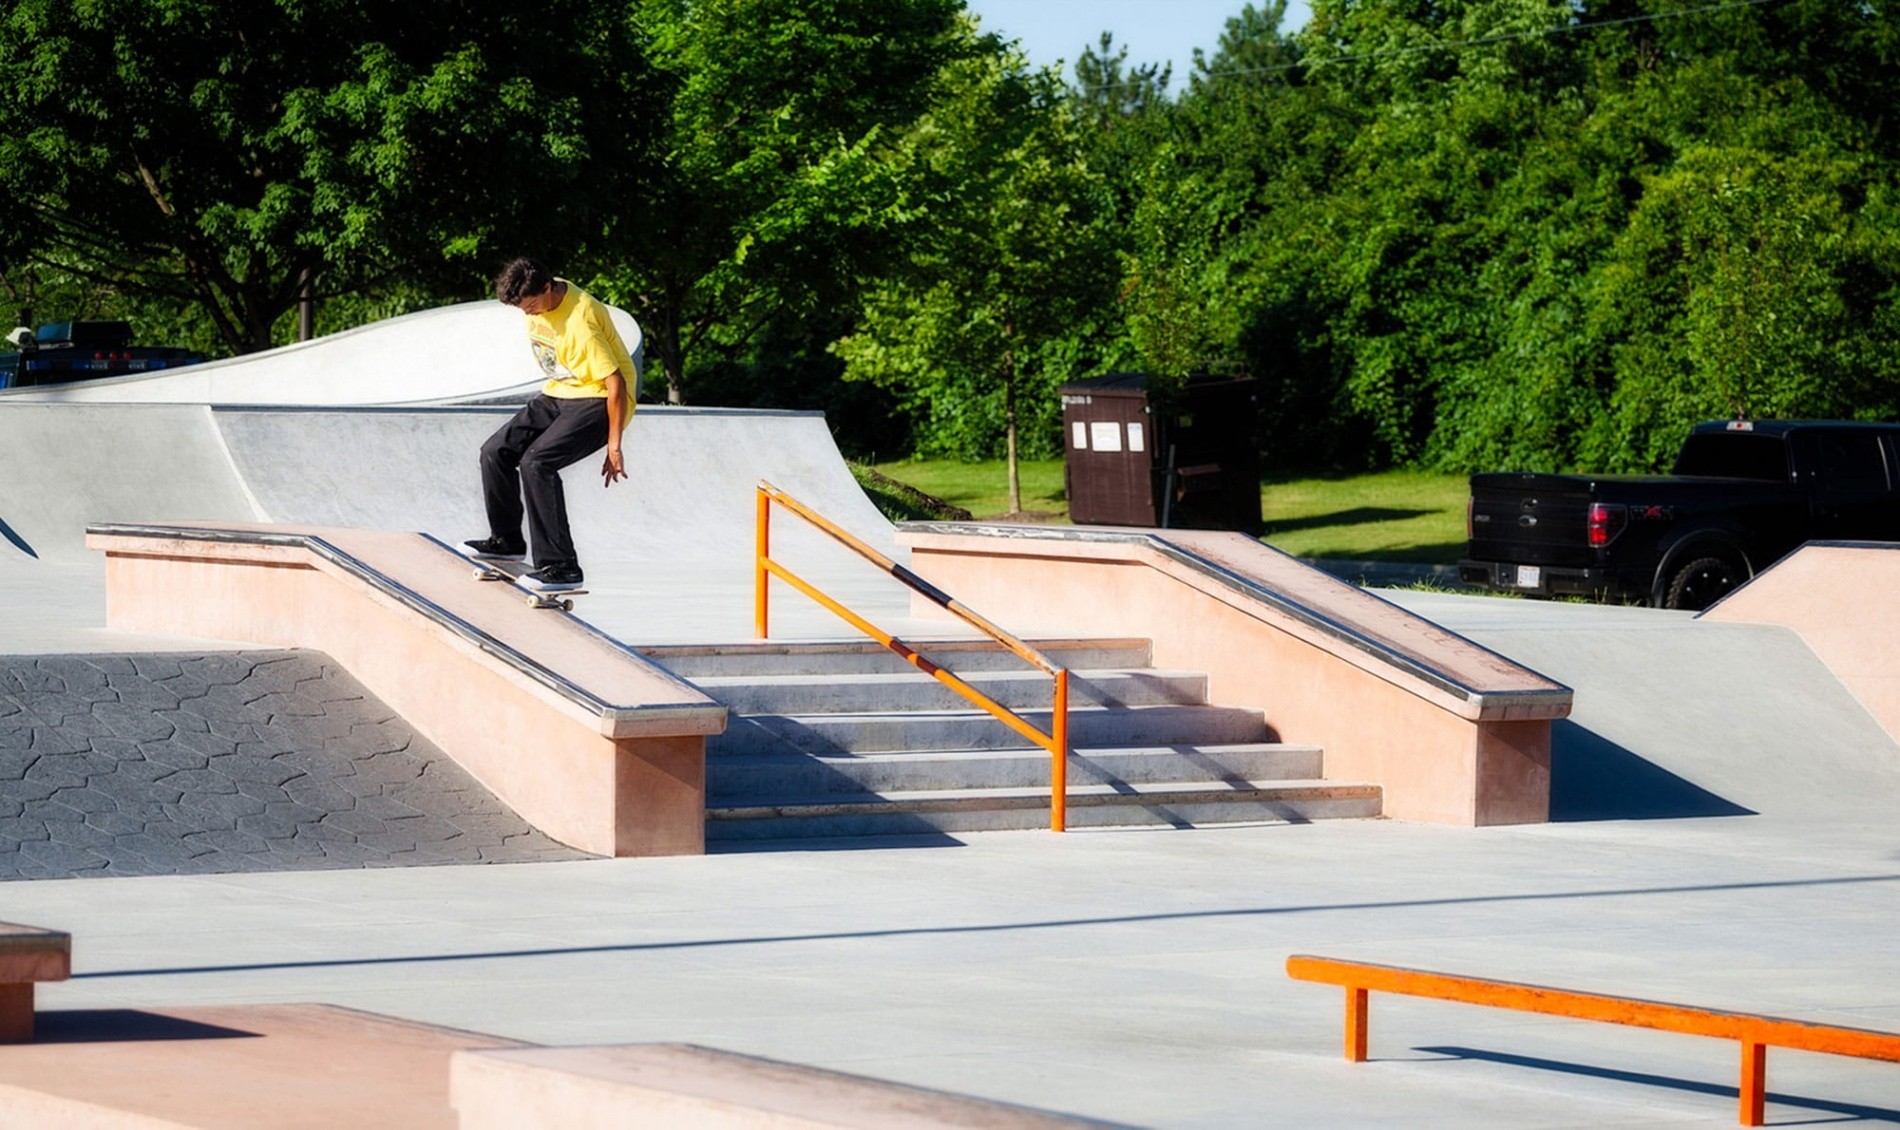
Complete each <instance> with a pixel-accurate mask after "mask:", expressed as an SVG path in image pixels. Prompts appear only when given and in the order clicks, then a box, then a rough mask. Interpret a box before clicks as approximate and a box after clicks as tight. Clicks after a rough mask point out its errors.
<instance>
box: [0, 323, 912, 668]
mask: <svg viewBox="0 0 1900 1130" xmlns="http://www.w3.org/2000/svg"><path fill="white" fill-rule="evenodd" d="M504 313H505V311H504ZM511 411H512V409H509V408H505V407H454V408H356V409H346V408H295V407H283V408H270V407H261V408H260V407H249V408H238V407H217V406H207V405H160V404H129V405H110V404H59V405H54V404H39V403H30V402H23V401H0V453H5V454H4V456H0V458H4V461H5V469H4V473H0V583H3V584H5V585H6V586H7V587H8V589H9V591H11V592H12V593H14V594H16V595H17V596H18V597H19V599H17V600H15V601H13V602H9V603H8V604H6V605H0V638H7V639H13V638H21V639H32V640H39V641H42V642H41V643H39V645H38V646H37V648H35V649H36V650H46V651H64V650H79V649H85V648H92V647H98V646H102V643H101V642H98V641H87V642H79V643H75V642H65V641H63V640H62V638H61V637H58V636H57V634H56V631H55V629H57V628H58V626H59V625H66V626H67V627H72V626H74V625H78V626H83V627H91V626H98V625H103V623H104V614H103V603H102V599H103V598H102V596H101V595H100V594H101V591H102V590H101V588H100V584H99V580H98V577H99V569H100V563H99V562H98V561H97V560H96V559H95V555H91V554H88V553H87V552H86V550H85V549H84V537H85V527H86V526H87V525H88V524H89V523H102V522H169V521H177V520H210V521H229V522H257V521H271V522H282V523H295V524H305V525H321V526H332V527H352V528H368V529H398V530H420V531H424V532H426V533H430V534H433V535H435V536H436V537H438V538H440V539H441V540H443V541H444V542H447V543H449V544H451V545H453V544H459V543H460V542H461V540H462V539H464V538H467V537H473V536H478V535H480V534H483V533H485V532H486V523H485V521H484V519H483V516H482V509H481V500H480V485H479V471H478V468H477V453H478V451H479V449H480V446H481V442H482V440H483V439H485V438H486V437H487V436H488V434H489V433H490V432H492V431H493V430H494V429H495V428H496V427H497V426H499V425H500V424H501V422H502V421H503V420H505V419H506V418H507V416H508V414H509V413H510V412H511ZM626 450H627V464H628V472H629V476H630V477H629V479H628V480H627V481H625V482H622V483H618V484H616V485H615V486H614V487H613V488H611V489H607V490H603V489H602V487H601V483H600V479H599V475H598V464H597V463H595V462H594V461H593V460H591V459H589V460H582V461H581V462H580V463H579V464H577V465H575V466H574V467H572V468H570V469H569V470H568V472H567V475H566V481H567V484H568V502H569V512H570V514H571V515H572V519H573V526H574V530H575V538H576V541H577V543H578V545H579V548H580V552H581V555H582V560H583V564H584V565H585V567H586V569H587V572H588V587H589V588H590V590H591V591H592V593H593V595H592V596H590V597H589V598H587V601H586V603H585V604H584V606H583V613H582V614H583V615H585V616H587V617H588V619H589V620H590V621H591V622H593V623H595V624H597V625H599V626H600V627H601V628H603V629H604V630H606V631H608V632H610V633H612V634H614V635H616V636H619V637H620V638H622V639H625V640H628V641H630V642H642V643H653V642H672V641H679V640H698V641H707V640H725V639H743V638H747V637H748V636H749V635H750V634H751V615H752V610H751V601H750V585H751V569H752V551H753V532H754V522H755V494H754V487H755V486H756V484H757V482H758V480H759V479H761V478H765V479H770V480H771V481H773V482H774V483H776V484H777V485H779V486H781V487H783V488H784V489H786V490H788V491H790V492H791V493H793V494H794V495H797V496H798V497H800V498H801V499H802V500H804V501H807V502H808V503H810V504H811V505H813V506H814V507H816V508H817V509H818V510H819V511H820V512H822V513H824V514H826V515H828V516H830V517H831V518H832V519H833V520H835V521H837V522H838V523H839V524H841V525H842V526H844V527H845V528H846V529H848V530H850V531H851V532H853V533H855V534H857V535H858V536H859V537H861V538H864V539H865V540H867V541H869V542H870V543H871V544H872V545H874V546H876V547H878V548H879V549H880V550H882V551H883V552H885V553H887V554H890V555H892V556H894V557H899V558H900V559H901V558H902V557H903V556H904V554H903V553H902V552H901V551H900V550H898V549H897V547H896V545H895V543H894V535H893V532H892V529H891V526H890V524H889V523H888V522H887V521H885V519H884V517H883V516H882V515H881V514H879V513H878V511H877V509H876V508H875V507H874V506H873V505H872V504H871V502H870V500H869V499H867V498H866V497H865V496H864V493H863V491H861V490H860V489H859V488H858V486H857V484H856V482H855V481H854V480H853V479H852V477H851V474H850V471H849V469H848V468H847V467H846V466H845V463H844V460H843V458H842V456H840V454H839V453H838V449H837V446H836V444H835V443H834V442H833V441H832V438H831V434H830V432H829V430H828V429H827V428H826V426H825V421H824V417H823V416H822V415H820V414H818V413H804V412H769V411H746V410H733V409H686V408H667V407H657V406H648V407H643V408H641V409H640V411H639V412H638V413H637V414H636V415H635V417H634V419H633V422H632V424H631V426H630V428H629V431H628V437H627V444H626ZM774 546H775V551H776V552H779V553H781V554H782V555H783V556H784V557H785V558H786V559H787V560H789V561H791V562H793V563H794V565H795V566H796V567H797V568H799V569H801V571H805V572H808V573H809V574H810V575H812V576H813V577H815V578H818V579H820V580H821V582H822V583H823V584H824V585H825V587H826V588H827V589H828V591H834V592H836V593H838V594H839V595H840V596H842V597H844V598H845V599H846V600H847V601H850V602H854V604H853V606H854V607H861V609H863V610H865V611H867V612H868V613H869V614H871V615H873V617H874V618H878V619H879V622H880V623H885V622H895V621H900V620H902V619H904V618H905V617H906V616H907V615H908V609H909V604H908V598H907V595H906V594H905V593H904V592H903V590H902V589H901V588H899V587H898V586H897V585H896V584H895V583H894V582H891V581H890V580H889V579H888V578H886V577H884V575H883V574H882V573H880V572H879V571H878V570H877V569H875V568H874V567H872V566H869V565H866V564H864V563H862V562H860V561H858V560H856V559H855V558H852V557H850V556H849V555H848V554H846V553H845V552H844V551H843V550H841V549H838V548H836V547H835V546H833V545H831V544H830V543H829V542H826V541H824V540H823V539H822V538H821V537H819V536H818V535H816V534H813V533H811V532H810V531H808V530H804V529H801V528H798V527H797V526H796V525H795V524H794V523H792V522H790V521H789V520H788V521H781V522H780V523H778V525H777V526H776V527H775V531H774ZM29 628H30V629H32V630H31V632H29V633H28V634H27V635H24V636H16V635H15V634H14V633H17V632H24V631H26V630H27V629H29ZM841 629H842V624H841V623H840V622H839V621H836V620H835V619H833V618H832V617H831V616H830V614H829V613H826V612H823V611H822V610H820V609H817V608H816V607H815V606H812V605H810V604H809V602H804V601H802V600H801V601H782V602H780V605H779V607H777V608H775V612H774V631H775V634H777V635H784V636H801V635H802V636H830V637H836V636H838V635H840V634H841ZM10 630H11V631H10ZM20 646H21V645H19V644H14V645H13V646H12V650H15V651H18V650H20ZM29 646H30V645H29Z"/></svg>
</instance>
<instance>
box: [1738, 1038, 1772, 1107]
mask: <svg viewBox="0 0 1900 1130" xmlns="http://www.w3.org/2000/svg"><path fill="white" fill-rule="evenodd" d="M1738 1090H1739V1092H1740V1097H1741V1106H1742V1109H1741V1123H1742V1125H1743V1126H1760V1125H1761V1124H1762V1121H1763V1118H1764V1116H1765V1114H1766V1108H1767V1105H1768V1045H1767V1044H1758V1043H1756V1042H1755V1041H1753V1040H1743V1041H1742V1085H1741V1087H1740V1088H1738Z"/></svg>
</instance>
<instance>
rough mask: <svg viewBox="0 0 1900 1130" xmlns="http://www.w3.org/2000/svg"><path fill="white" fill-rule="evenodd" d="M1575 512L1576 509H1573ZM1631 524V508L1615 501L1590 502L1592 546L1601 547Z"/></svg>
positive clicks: (1593, 547)
mask: <svg viewBox="0 0 1900 1130" xmlns="http://www.w3.org/2000/svg"><path fill="white" fill-rule="evenodd" d="M1572 513H1575V511H1572ZM1628 524H1629V508H1628V507H1626V506H1619V505H1617V504H1616V503H1613V502H1592V503H1591V504H1590V548H1592V549H1601V548H1603V547H1604V546H1606V545H1608V544H1610V543H1611V542H1613V541H1615V540H1616V535H1618V534H1620V533H1622V532H1623V527H1624V526H1627V525H1628Z"/></svg>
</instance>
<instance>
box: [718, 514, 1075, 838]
mask: <svg viewBox="0 0 1900 1130" xmlns="http://www.w3.org/2000/svg"><path fill="white" fill-rule="evenodd" d="M774 503H777V504H778V505H780V506H782V507H784V508H785V509H787V510H789V511H791V512H792V513H793V514H796V515H798V516H799V517H800V518H803V519H804V520H805V521H807V522H809V523H811V524H812V525H813V526H814V527H816V528H817V529H818V530H819V531H821V532H822V533H824V534H826V535H828V536H829V537H830V538H831V539H832V540H833V541H836V542H838V543H839V544H840V545H843V546H844V547H845V548H847V549H849V550H851V551H852V552H854V553H856V554H857V555H858V556H860V557H862V558H864V559H865V560H867V561H869V562H871V563H872V564H873V565H876V566H877V567H878V568H880V569H882V570H884V571H885V572H886V573H889V574H890V575H891V576H892V577H895V578H896V579H897V580H899V581H902V582H903V583H904V584H905V585H907V586H909V587H910V589H911V590H912V591H914V592H917V593H920V594H922V595H923V596H924V597H926V598H928V599H929V600H930V601H932V602H933V603H935V604H936V605H938V606H939V607H941V608H943V609H944V610H945V611H947V612H949V613H951V614H952V615H954V616H956V617H957V618H958V619H960V620H962V621H963V622H964V623H966V624H968V625H970V626H971V627H973V628H975V629H977V630H978V631H980V632H982V633H984V634H985V635H987V636H989V637H990V638H991V639H993V640H995V641H996V642H998V643H1000V644H1002V645H1003V646H1004V647H1006V648H1008V649H1009V650H1010V651H1011V652H1013V653H1015V655H1016V656H1017V657H1018V658H1019V659H1021V660H1023V661H1024V662H1025V663H1028V664H1030V665H1031V666H1034V667H1037V668H1040V669H1041V670H1042V671H1043V672H1044V673H1046V674H1048V675H1049V676H1051V677H1052V678H1054V680H1055V694H1054V700H1053V702H1052V704H1051V711H1050V727H1049V732H1048V733H1044V732H1042V731H1041V730H1038V729H1037V728H1036V727H1034V726H1032V725H1030V724H1029V722H1028V720H1027V719H1025V718H1024V717H1023V716H1022V715H1021V714H1018V713H1017V712H1016V711H1014V710H1011V709H1010V708H1009V707H1007V706H1004V705H1003V704H1002V703H999V702H997V701H996V700H995V699H993V698H991V697H990V696H989V695H986V694H984V693H983V692H982V691H979V690H977V689H976V688H975V687H973V686H971V685H970V684H969V683H967V682H965V681H964V680H963V679H961V678H959V677H958V676H957V675H956V674H955V673H954V672H951V671H948V670H945V669H944V668H942V667H939V666H938V665H937V664H935V663H933V662H931V661H930V659H929V658H927V657H926V656H924V655H922V654H921V653H919V652H918V651H917V650H916V649H914V648H912V647H911V646H910V645H908V644H906V643H905V642H904V641H902V640H900V639H898V638H897V637H896V636H893V635H891V634H890V633H889V632H886V631H884V630H883V629H882V628H879V627H878V626H877V625H875V624H873V623H871V622H870V621H869V620H866V619H865V618H864V617H862V616H860V615H858V614H857V613H855V612H853V611H851V610H850V609H849V608H846V607H845V606H844V605H843V604H840V603H839V602H838V601H836V600H834V599H832V598H831V597H830V596H828V595H826V594H825V593H823V592H821V591H819V589H818V587H817V586H816V585H813V584H812V583H811V582H809V581H807V580H805V579H804V578H802V577H800V576H798V575H797V574H796V573H793V572H792V571H791V570H790V569H787V568H786V567H785V566H784V565H783V564H781V563H779V562H777V561H774V560H772V505H773V504H774ZM773 577H777V578H779V579H780V580H782V581H784V582H785V583H786V584H788V585H791V586H792V587H793V588H795V589H797V590H798V591H799V592H801V593H804V594H805V595H806V596H808V597H810V598H811V599H812V600H814V601H816V602H818V604H820V605H822V606H823V607H824V608H826V609H828V610H830V611H831V612H832V613H833V614H834V615H836V616H838V617H839V618H840V619H842V620H844V621H845V622H846V623H847V624H850V625H851V626H852V627H854V628H856V629H857V630H858V631H860V632H863V633H864V634H865V635H867V636H870V637H871V638H872V639H874V640H876V641H877V642H878V643H880V644H882V645H884V646H885V647H887V648H890V649H891V650H892V651H893V652H895V653H896V654H897V655H898V656H899V657H901V658H902V659H903V660H904V661H905V662H907V663H909V664H910V665H911V666H913V667H916V668H917V669H918V670H920V671H922V672H924V673H925V674H927V675H929V676H931V677H932V678H934V679H936V680H937V681H938V682H940V683H942V684H943V685H945V686H947V687H949V688H950V689H951V690H953V691H955V692H957V694H959V695H961V696H963V698H965V699H966V700H968V701H969V702H971V703H973V704H974V705H976V706H979V707H981V708H983V709H984V710H986V711H988V712H989V713H990V714H992V715H994V716H995V717H996V719H997V720H998V721H1000V722H1002V723H1003V724H1004V725H1006V726H1008V727H1009V728H1010V729H1012V730H1015V731H1016V732H1017V733H1018V734H1021V735H1022V736H1023V737H1025V738H1027V739H1029V740H1030V741H1031V742H1034V743H1035V744H1036V745H1037V746H1039V747H1041V748H1042V749H1044V750H1047V751H1048V753H1049V827H1050V829H1051V830H1052V831H1056V832H1060V831H1062V830H1064V828H1066V827H1067V824H1068V791H1069V671H1068V668H1066V667H1063V666H1061V665H1059V664H1057V663H1056V662H1055V661H1053V660H1051V659H1050V658H1049V657H1048V656H1046V655H1044V654H1043V653H1042V652H1040V651H1037V650H1036V649H1035V648H1033V647H1031V646H1029V645H1028V644H1026V643H1024V642H1023V641H1022V640H1019V639H1017V638H1016V637H1015V636H1013V635H1011V634H1009V633H1008V632H1006V631H1004V630H1003V629H1001V628H999V627H997V626H996V625H995V624H992V623H990V622H989V621H988V620H985V619H984V618H983V617H981V616H979V615H977V614H976V613H975V612H974V611H972V610H971V609H969V608H968V607H966V606H965V605H964V604H963V603H962V602H961V601H958V600H957V599H956V598H955V597H952V596H951V595H950V594H949V593H946V592H944V591H943V590H942V589H939V588H937V587H936V586H935V585H933V584H931V583H930V582H929V581H926V580H924V579H923V578H922V577H919V576H918V575H917V574H915V573H913V572H911V571H910V570H909V569H906V568H904V567H903V566H902V565H899V564H898V563H897V562H895V561H892V560H891V559H890V558H888V557H886V556H884V555H883V554H882V553H879V552H878V551H877V550H875V549H872V548H871V547H870V546H868V545H866V544H865V543H864V542H863V541H862V540H861V539H859V538H858V537H856V536H855V535H853V534H851V533H850V532H849V531H847V530H845V529H844V528H843V527H842V526H839V525H838V524H837V523H835V522H833V521H831V520H830V519H828V518H826V517H825V516H824V515H822V514H820V513H818V512H817V511H815V510H813V509H811V508H810V507H808V506H806V505H805V504H804V503H802V502H800V501H798V500H797V499H795V498H793V497H792V496H791V495H789V494H786V493H785V492H784V491H782V490H780V489H778V488H777V487H775V486H773V485H772V484H771V483H768V482H764V481H763V480H761V481H760V483H759V495H758V530H757V537H756V544H755V549H754V553H753V584H752V620H753V630H754V632H755V633H756V634H757V635H758V638H759V639H766V638H767V637H768V635H769V633H770V619H771V600H770V589H771V578H773Z"/></svg>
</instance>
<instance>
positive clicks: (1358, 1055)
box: [1346, 985, 1370, 1063]
mask: <svg viewBox="0 0 1900 1130" xmlns="http://www.w3.org/2000/svg"><path fill="white" fill-rule="evenodd" d="M1368 996H1370V993H1369V992H1368V991H1367V990H1366V989H1363V988H1361V987H1360V986H1358V985H1347V986H1346V1062H1348V1063H1364V1062H1365V1061H1366V1028H1367V1012H1368V1011H1369V1010H1368V1007H1367V1006H1368V1004H1369V1003H1370V1002H1369V1001H1368V1000H1367V997H1368Z"/></svg>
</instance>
